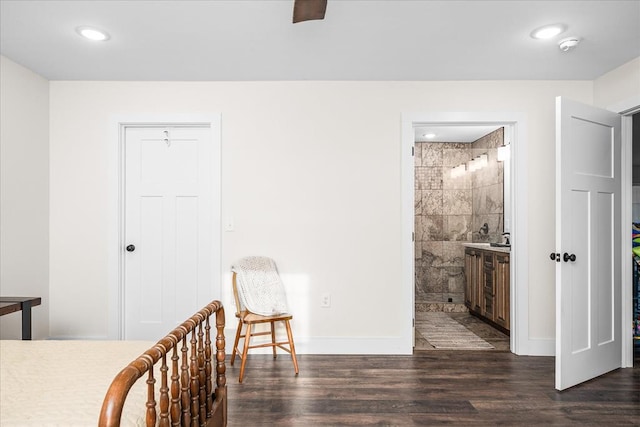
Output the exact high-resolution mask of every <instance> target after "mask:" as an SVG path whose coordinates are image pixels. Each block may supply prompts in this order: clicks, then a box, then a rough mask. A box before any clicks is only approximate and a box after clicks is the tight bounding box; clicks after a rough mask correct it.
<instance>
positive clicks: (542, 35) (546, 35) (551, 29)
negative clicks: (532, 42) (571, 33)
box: [531, 24, 567, 40]
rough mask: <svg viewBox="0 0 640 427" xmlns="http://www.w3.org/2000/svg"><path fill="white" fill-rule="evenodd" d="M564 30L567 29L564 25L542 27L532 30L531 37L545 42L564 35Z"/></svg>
mask: <svg viewBox="0 0 640 427" xmlns="http://www.w3.org/2000/svg"><path fill="white" fill-rule="evenodd" d="M566 29H567V27H566V25H564V24H552V25H545V26H544V27H540V28H536V29H535V30H533V31H532V32H531V37H533V38H534V39H538V40H546V39H550V38H553V37H555V36H557V35H558V34H562V33H564V32H565V31H566Z"/></svg>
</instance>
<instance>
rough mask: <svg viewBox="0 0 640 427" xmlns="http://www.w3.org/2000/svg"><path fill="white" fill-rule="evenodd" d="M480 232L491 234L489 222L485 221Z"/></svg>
mask: <svg viewBox="0 0 640 427" xmlns="http://www.w3.org/2000/svg"><path fill="white" fill-rule="evenodd" d="M479 233H480V234H489V224H487V223H486V222H485V223H484V225H483V226H482V227H480V231H479Z"/></svg>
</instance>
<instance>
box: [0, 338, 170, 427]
mask: <svg viewBox="0 0 640 427" xmlns="http://www.w3.org/2000/svg"><path fill="white" fill-rule="evenodd" d="M153 345H155V342H148V341H53V340H46V341H13V340H1V341H0V425H1V426H3V427H8V426H95V425H97V423H98V418H99V416H100V409H101V408H102V402H103V400H104V396H105V394H106V392H107V389H108V388H109V386H110V385H111V381H113V378H114V377H115V376H116V375H117V374H118V372H120V371H121V370H122V369H123V368H124V367H126V366H127V365H128V364H129V363H130V362H132V361H133V360H134V359H136V358H137V357H138V356H140V355H141V354H142V353H144V352H145V351H146V350H147V349H149V348H151V347H152V346H153ZM154 374H155V375H156V376H158V374H159V368H158V367H156V368H155V369H154ZM145 377H146V374H145V376H143V377H142V378H140V379H139V380H138V381H137V382H136V384H135V385H134V386H133V388H132V389H131V391H130V392H129V395H128V397H127V400H126V403H125V407H124V410H123V414H122V424H121V425H123V426H136V425H144V415H145V402H146V384H145ZM157 400H158V395H157V391H156V401H157Z"/></svg>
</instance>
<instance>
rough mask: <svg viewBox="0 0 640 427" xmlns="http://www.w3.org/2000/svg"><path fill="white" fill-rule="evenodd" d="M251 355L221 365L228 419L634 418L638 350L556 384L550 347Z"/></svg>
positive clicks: (521, 421)
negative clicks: (587, 376)
mask: <svg viewBox="0 0 640 427" xmlns="http://www.w3.org/2000/svg"><path fill="white" fill-rule="evenodd" d="M298 361H299V364H300V374H299V375H298V376H297V377H296V376H295V375H294V371H293V366H292V363H291V357H290V356H289V355H288V354H282V355H278V358H277V359H275V360H274V359H273V358H272V357H271V356H269V355H250V356H249V358H248V360H247V368H246V374H245V378H244V382H243V383H242V384H238V371H239V368H240V367H239V361H236V365H235V366H233V367H232V366H229V363H228V359H227V374H228V376H227V385H228V394H229V406H228V414H229V424H228V425H229V426H243V427H252V426H294V425H295V426H311V425H318V426H335V425H380V426H404V425H415V426H425V425H432V424H451V425H509V426H512V425H550V424H551V425H598V426H612V425H636V426H637V425H640V357H638V355H637V353H636V358H635V366H636V368H628V369H619V370H616V371H614V372H611V373H609V374H607V375H604V376H602V377H600V378H598V379H595V380H592V381H589V382H587V383H585V384H582V385H579V386H576V387H574V388H572V389H569V390H565V391H563V392H557V391H556V390H555V389H554V359H553V358H552V357H525V356H515V355H514V354H512V353H509V352H499V351H425V352H416V353H415V354H414V355H413V356H332V355H299V356H298Z"/></svg>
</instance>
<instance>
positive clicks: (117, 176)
mask: <svg viewBox="0 0 640 427" xmlns="http://www.w3.org/2000/svg"><path fill="white" fill-rule="evenodd" d="M154 126H206V127H208V128H210V129H211V143H212V144H213V147H212V155H213V165H214V166H217V169H218V171H217V172H214V173H212V179H213V183H212V184H213V189H214V193H217V200H215V199H214V208H213V227H212V231H213V235H212V239H213V240H212V243H213V248H212V249H213V253H214V257H213V259H212V263H213V265H212V269H213V272H214V276H213V277H214V280H218V285H219V288H218V289H217V290H216V289H214V295H216V294H217V295H218V296H217V298H220V295H221V283H222V280H221V275H222V270H221V249H222V244H221V213H220V212H221V205H222V185H221V182H222V179H221V176H222V173H221V169H222V160H221V159H222V157H221V155H222V146H221V115H220V114H219V113H203V114H182V113H176V114H119V115H114V116H112V117H111V118H110V124H109V141H111V144H109V148H108V153H107V155H108V165H109V166H108V180H107V182H108V185H109V188H108V200H107V206H108V212H107V216H108V224H109V226H108V227H107V234H108V236H107V242H108V247H107V263H108V265H107V270H108V271H107V276H108V277H107V283H108V296H107V298H108V299H107V307H108V310H107V312H108V330H107V337H108V339H110V340H121V339H122V338H123V337H124V321H123V315H124V310H123V302H124V301H123V298H124V289H123V286H124V258H123V257H124V250H123V248H124V230H123V227H122V226H123V224H124V160H125V159H124V141H125V139H124V138H125V130H126V128H128V127H154Z"/></svg>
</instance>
